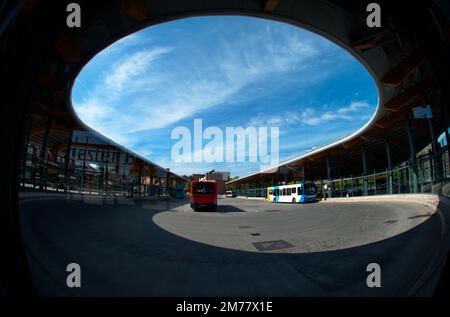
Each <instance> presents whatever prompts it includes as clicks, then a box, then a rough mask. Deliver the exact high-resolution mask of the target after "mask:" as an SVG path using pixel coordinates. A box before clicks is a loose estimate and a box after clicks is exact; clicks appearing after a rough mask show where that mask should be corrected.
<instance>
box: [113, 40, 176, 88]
mask: <svg viewBox="0 0 450 317" xmlns="http://www.w3.org/2000/svg"><path fill="white" fill-rule="evenodd" d="M170 51H171V49H170V48H167V47H156V48H152V49H146V50H142V51H138V52H135V53H133V54H131V55H129V56H127V57H126V58H125V59H123V60H121V61H120V62H119V63H117V64H115V65H113V66H112V67H111V72H110V74H109V75H107V76H106V78H105V80H104V84H105V85H106V89H112V90H113V92H117V93H122V92H123V89H124V88H125V89H126V87H125V86H126V85H127V86H128V85H132V84H133V80H134V79H135V78H136V77H138V76H142V75H143V74H144V73H145V72H146V70H147V69H148V67H149V66H150V65H151V63H152V62H153V61H155V60H157V59H158V58H159V57H161V56H162V55H164V54H167V53H168V52H170Z"/></svg>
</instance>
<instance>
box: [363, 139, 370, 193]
mask: <svg viewBox="0 0 450 317" xmlns="http://www.w3.org/2000/svg"><path fill="white" fill-rule="evenodd" d="M361 159H362V167H363V195H364V196H367V195H368V194H369V188H368V187H369V186H368V185H369V184H368V180H367V177H366V176H367V174H368V172H367V153H366V149H365V148H364V144H362V145H361Z"/></svg>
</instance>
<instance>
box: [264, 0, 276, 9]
mask: <svg viewBox="0 0 450 317" xmlns="http://www.w3.org/2000/svg"><path fill="white" fill-rule="evenodd" d="M278 2H279V0H266V1H265V3H264V11H266V12H273V11H274V10H275V8H276V7H277V5H278Z"/></svg>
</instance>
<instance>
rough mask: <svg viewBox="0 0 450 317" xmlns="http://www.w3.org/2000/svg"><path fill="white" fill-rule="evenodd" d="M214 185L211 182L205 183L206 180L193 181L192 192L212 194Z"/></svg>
mask: <svg viewBox="0 0 450 317" xmlns="http://www.w3.org/2000/svg"><path fill="white" fill-rule="evenodd" d="M214 186H215V184H213V183H206V182H204V183H203V182H200V183H194V187H193V189H192V192H193V193H194V194H206V195H211V194H214Z"/></svg>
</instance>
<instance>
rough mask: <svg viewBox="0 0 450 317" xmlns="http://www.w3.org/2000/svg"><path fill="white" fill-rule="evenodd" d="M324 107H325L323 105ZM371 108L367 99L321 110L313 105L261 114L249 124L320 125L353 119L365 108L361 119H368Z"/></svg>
mask: <svg viewBox="0 0 450 317" xmlns="http://www.w3.org/2000/svg"><path fill="white" fill-rule="evenodd" d="M322 108H323V107H322ZM367 108H370V105H369V103H367V102H366V101H352V102H351V103H350V104H348V105H346V106H343V107H339V108H337V109H336V110H333V111H331V110H328V111H325V112H321V111H320V110H319V111H318V110H316V109H314V108H311V107H307V108H304V109H301V108H300V109H301V110H298V111H296V112H293V111H285V112H284V113H283V114H282V115H275V116H271V117H268V118H267V117H266V116H264V115H261V114H259V115H258V116H256V117H254V118H252V119H251V120H250V121H249V126H283V125H291V124H295V125H298V124H304V125H308V126H318V125H321V124H325V123H329V122H332V121H352V120H354V119H355V117H354V114H355V113H357V112H359V111H361V110H365V112H364V114H363V115H362V116H361V118H360V119H368V118H369V117H367V113H366V110H367Z"/></svg>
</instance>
